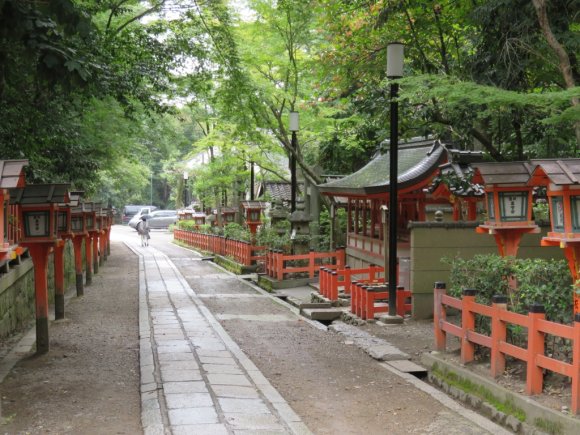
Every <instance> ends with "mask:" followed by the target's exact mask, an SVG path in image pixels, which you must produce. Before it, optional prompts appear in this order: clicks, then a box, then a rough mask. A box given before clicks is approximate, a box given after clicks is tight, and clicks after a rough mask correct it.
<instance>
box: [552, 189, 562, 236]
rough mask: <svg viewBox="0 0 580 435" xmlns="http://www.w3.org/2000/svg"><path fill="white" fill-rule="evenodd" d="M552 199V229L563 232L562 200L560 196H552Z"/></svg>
mask: <svg viewBox="0 0 580 435" xmlns="http://www.w3.org/2000/svg"><path fill="white" fill-rule="evenodd" d="M551 201H552V215H553V216H551V220H552V231H554V232H560V233H563V232H564V202H563V200H562V197H561V196H553V197H552V198H551Z"/></svg>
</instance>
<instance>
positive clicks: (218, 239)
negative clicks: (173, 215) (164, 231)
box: [173, 229, 266, 266]
mask: <svg viewBox="0 0 580 435" xmlns="http://www.w3.org/2000/svg"><path fill="white" fill-rule="evenodd" d="M173 237H174V238H175V240H179V241H180V242H182V243H185V244H186V245H189V246H192V247H194V248H196V249H199V250H200V251H204V252H210V253H212V254H216V255H223V256H226V257H230V258H232V259H234V260H235V261H236V262H237V263H240V264H242V265H244V266H251V265H254V264H256V263H259V262H264V261H265V259H266V256H265V255H263V254H260V253H261V252H263V251H265V250H266V248H265V247H263V246H255V245H252V244H251V243H249V242H246V241H242V240H234V239H228V238H226V237H224V236H217V235H214V234H203V233H198V232H195V231H185V230H179V229H176V230H174V231H173Z"/></svg>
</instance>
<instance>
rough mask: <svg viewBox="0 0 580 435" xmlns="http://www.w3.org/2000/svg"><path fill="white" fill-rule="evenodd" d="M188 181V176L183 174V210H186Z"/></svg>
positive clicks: (185, 173) (185, 172)
mask: <svg viewBox="0 0 580 435" xmlns="http://www.w3.org/2000/svg"><path fill="white" fill-rule="evenodd" d="M188 179H189V174H188V173H187V171H184V172H183V208H187V206H188V201H187V180H188Z"/></svg>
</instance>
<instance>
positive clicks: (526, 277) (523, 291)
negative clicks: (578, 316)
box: [444, 255, 573, 323]
mask: <svg viewBox="0 0 580 435" xmlns="http://www.w3.org/2000/svg"><path fill="white" fill-rule="evenodd" d="M444 261H445V262H447V263H448V264H450V266H451V270H450V275H449V280H450V282H449V290H448V292H449V294H451V295H453V296H455V297H461V290H462V289H464V288H472V289H476V290H477V301H478V302H480V303H482V304H485V305H491V299H492V297H493V296H494V295H507V296H508V298H509V308H510V310H511V311H514V312H517V313H522V314H527V313H528V310H529V307H530V305H532V304H534V303H537V304H542V305H543V306H544V308H545V310H546V318H547V319H549V320H552V321H555V322H560V323H569V322H570V321H571V319H572V314H573V307H572V282H571V278H570V272H569V270H568V265H567V263H566V262H565V261H563V260H562V261H558V260H543V259H537V258H536V259H522V258H514V257H500V256H498V255H476V256H474V257H473V258H472V259H469V260H465V259H461V258H455V259H453V260H449V259H444ZM510 279H514V280H515V281H516V282H517V289H515V290H514V289H513V288H512V287H511V286H510V284H509V281H510Z"/></svg>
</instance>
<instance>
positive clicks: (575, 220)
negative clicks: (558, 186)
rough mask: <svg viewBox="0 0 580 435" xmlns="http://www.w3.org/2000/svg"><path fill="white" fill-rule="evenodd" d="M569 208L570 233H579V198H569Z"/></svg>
mask: <svg viewBox="0 0 580 435" xmlns="http://www.w3.org/2000/svg"><path fill="white" fill-rule="evenodd" d="M570 207H571V208H572V231H574V232H580V196H571V197H570Z"/></svg>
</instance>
